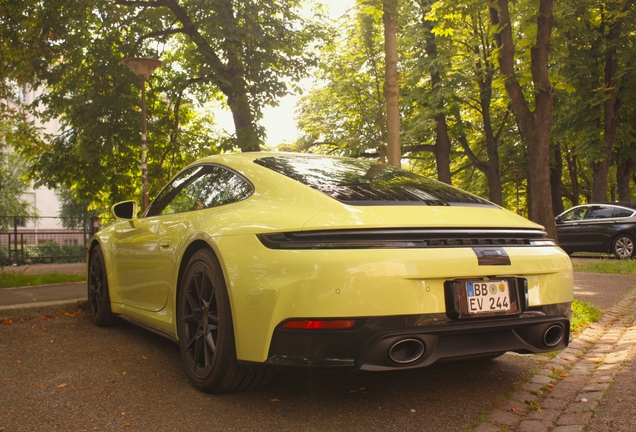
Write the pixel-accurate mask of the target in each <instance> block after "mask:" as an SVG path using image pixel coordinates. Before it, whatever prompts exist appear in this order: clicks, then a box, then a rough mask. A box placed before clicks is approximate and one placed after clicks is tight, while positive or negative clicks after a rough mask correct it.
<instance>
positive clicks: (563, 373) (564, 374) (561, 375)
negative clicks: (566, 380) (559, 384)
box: [559, 372, 570, 377]
mask: <svg viewBox="0 0 636 432" xmlns="http://www.w3.org/2000/svg"><path fill="white" fill-rule="evenodd" d="M559 376H560V377H569V376H570V374H569V373H567V372H561V373H560V374H559Z"/></svg>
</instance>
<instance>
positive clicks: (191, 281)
mask: <svg viewBox="0 0 636 432" xmlns="http://www.w3.org/2000/svg"><path fill="white" fill-rule="evenodd" d="M177 314H178V324H177V331H178V334H179V347H180V348H181V355H182V357H183V361H184V363H185V366H186V371H187V373H188V376H189V378H190V380H191V381H192V382H193V383H194V385H195V386H196V387H197V388H198V389H200V390H203V391H205V392H208V393H223V392H229V391H234V390H243V389H248V388H255V387H258V386H260V385H262V384H265V382H266V381H268V378H269V376H268V375H267V374H264V373H263V372H257V371H252V370H249V369H247V368H244V367H242V366H239V365H238V362H237V360H236V348H235V343H234V327H233V325H232V313H231V310H230V302H229V298H228V293H227V288H226V286H225V280H224V279H223V273H222V271H221V266H220V265H219V262H218V260H217V259H216V257H215V256H214V254H213V253H212V252H210V251H209V250H206V249H202V250H199V251H197V252H196V253H195V254H194V255H193V256H192V258H191V259H190V261H189V262H188V265H187V267H186V270H185V272H184V275H183V278H182V282H181V284H180V286H179V297H178V305H177Z"/></svg>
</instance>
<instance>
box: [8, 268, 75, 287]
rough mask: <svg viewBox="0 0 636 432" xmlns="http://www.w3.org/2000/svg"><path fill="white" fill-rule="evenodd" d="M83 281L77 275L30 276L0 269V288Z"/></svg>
mask: <svg viewBox="0 0 636 432" xmlns="http://www.w3.org/2000/svg"><path fill="white" fill-rule="evenodd" d="M84 280H86V277H85V276H83V275H78V274H64V273H57V272H53V273H49V274H41V275H40V274H38V275H31V274H25V273H24V271H21V272H13V271H5V269H4V268H0V288H10V287H21V286H30V285H45V284H55V283H65V282H81V281H84Z"/></svg>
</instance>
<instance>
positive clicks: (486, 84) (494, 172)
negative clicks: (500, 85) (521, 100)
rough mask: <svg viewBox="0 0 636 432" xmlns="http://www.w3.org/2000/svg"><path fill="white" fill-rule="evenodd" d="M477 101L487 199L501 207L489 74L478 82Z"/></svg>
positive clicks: (501, 199)
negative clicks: (485, 155) (483, 149)
mask: <svg viewBox="0 0 636 432" xmlns="http://www.w3.org/2000/svg"><path fill="white" fill-rule="evenodd" d="M489 69H490V68H488V70H489ZM479 99H480V105H481V113H482V118H483V120H484V133H485V135H486V154H487V155H488V162H487V163H488V168H487V170H486V177H488V197H489V198H490V201H492V202H494V203H495V204H499V205H502V204H503V194H502V191H501V177H500V173H499V147H498V146H497V138H496V137H495V134H494V133H493V129H492V118H491V116H490V103H491V101H492V76H491V74H490V73H486V74H485V78H484V79H482V80H480V81H479Z"/></svg>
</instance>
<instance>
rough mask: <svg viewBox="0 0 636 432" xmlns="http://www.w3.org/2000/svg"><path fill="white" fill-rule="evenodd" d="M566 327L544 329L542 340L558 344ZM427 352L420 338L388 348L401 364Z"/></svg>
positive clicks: (394, 358)
mask: <svg viewBox="0 0 636 432" xmlns="http://www.w3.org/2000/svg"><path fill="white" fill-rule="evenodd" d="M564 335H565V329H564V328H563V326H561V325H559V324H554V325H551V326H550V327H548V328H547V329H545V330H544V331H543V335H542V342H543V344H544V345H545V346H546V347H548V348H553V347H555V346H557V345H558V344H559V343H561V341H562V340H563V336H564ZM425 352H426V345H424V342H422V341H421V340H419V339H415V338H407V339H400V340H398V341H397V342H395V343H393V344H392V345H391V346H390V347H389V350H388V355H389V358H390V359H391V361H392V362H394V363H397V364H399V365H408V364H412V363H415V362H417V361H418V360H419V359H421V358H422V356H423V355H424V353H425Z"/></svg>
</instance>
